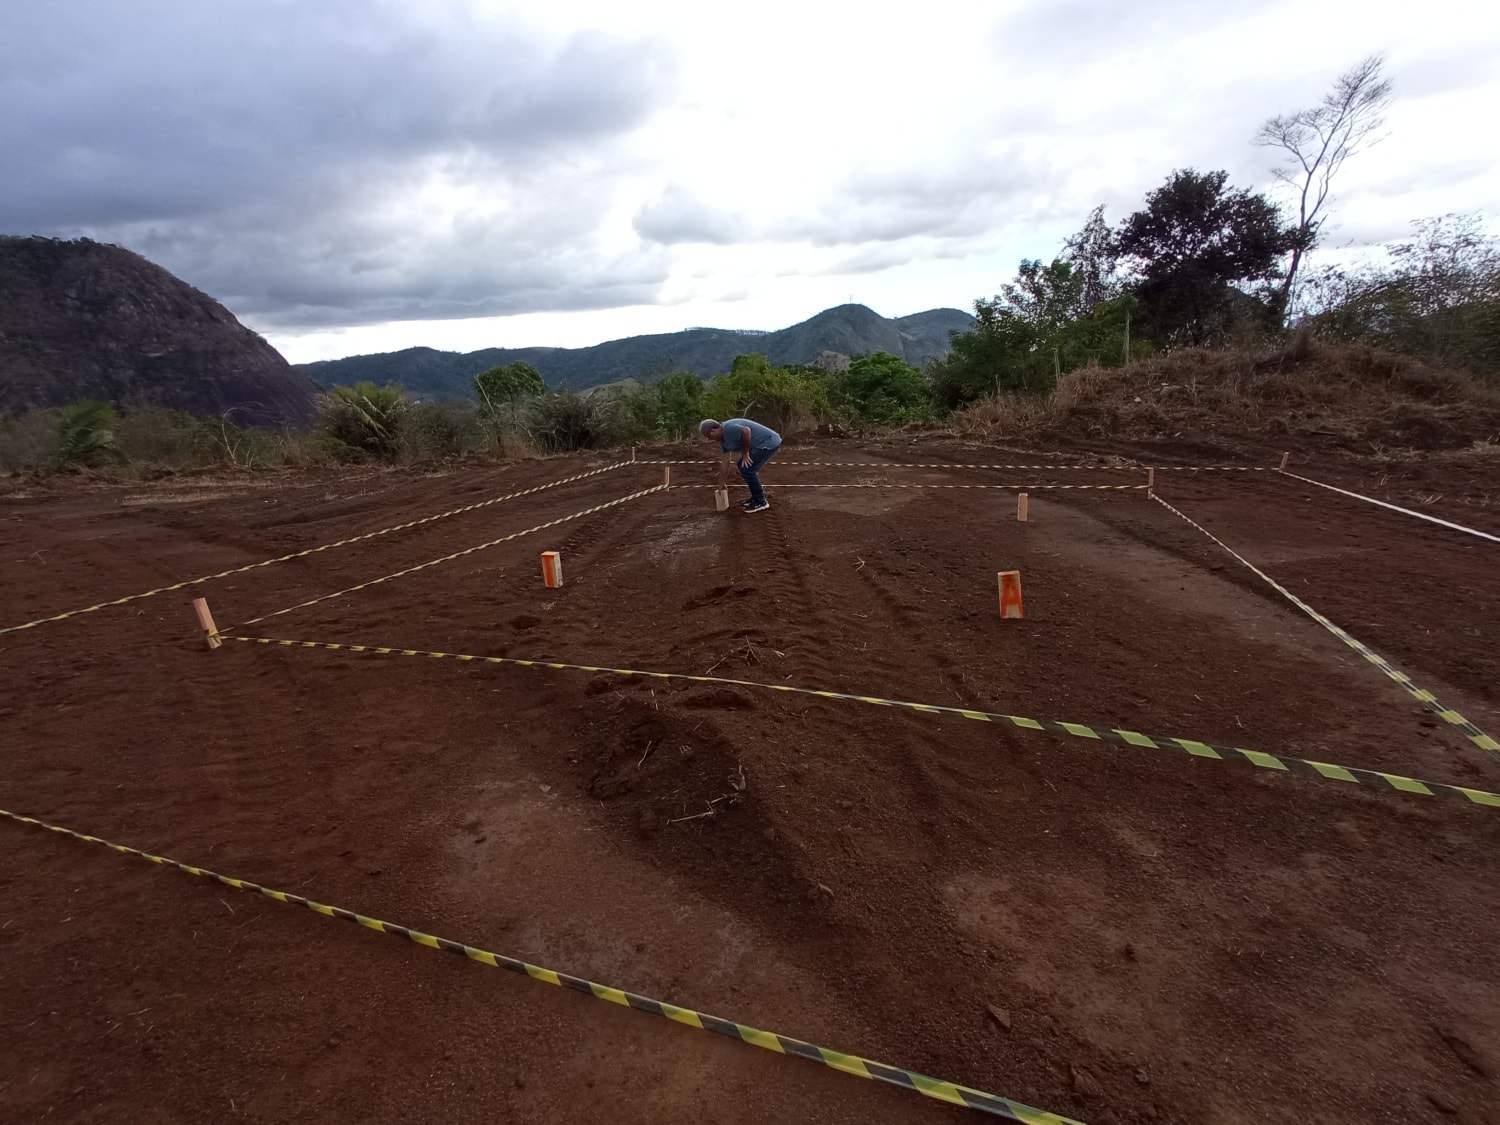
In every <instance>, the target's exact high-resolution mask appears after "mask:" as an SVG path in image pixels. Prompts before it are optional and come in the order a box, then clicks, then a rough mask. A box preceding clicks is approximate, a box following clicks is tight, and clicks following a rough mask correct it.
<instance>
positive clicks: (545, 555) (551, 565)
mask: <svg viewBox="0 0 1500 1125" xmlns="http://www.w3.org/2000/svg"><path fill="white" fill-rule="evenodd" d="M542 581H543V582H544V583H545V584H546V586H547V588H548V589H549V590H555V589H557V588H558V587H559V586H561V585H562V584H563V581H562V552H561V551H543V552H542Z"/></svg>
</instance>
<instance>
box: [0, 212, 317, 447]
mask: <svg viewBox="0 0 1500 1125" xmlns="http://www.w3.org/2000/svg"><path fill="white" fill-rule="evenodd" d="M316 396H317V387H316V386H315V385H314V384H313V383H312V381H311V380H309V379H308V378H307V377H306V376H305V375H303V374H301V373H300V372H298V371H297V370H295V369H294V368H293V367H292V366H291V365H290V364H288V363H287V362H286V360H285V359H283V358H282V356H281V354H280V353H279V352H277V351H276V349H275V348H273V347H271V345H270V344H268V343H266V342H265V340H263V339H261V338H260V336H258V335H256V334H255V333H254V332H252V331H251V330H250V329H248V328H246V327H245V326H244V325H242V324H240V322H239V321H237V320H236V319H235V318H234V316H233V315H232V314H231V313H230V312H229V310H228V309H226V308H224V306H223V305H221V304H219V303H218V302H217V301H215V300H214V299H213V298H211V297H209V296H208V295H206V294H204V293H201V292H199V291H198V290H197V289H194V288H193V287H192V286H190V285H188V284H187V283H186V282H184V281H181V280H179V279H178V278H176V277H174V276H172V274H170V273H168V272H167V271H166V270H164V269H162V268H161V267H160V266H157V265H154V264H152V263H151V262H148V261H147V260H146V259H145V258H142V257H141V256H140V255H138V254H134V253H132V252H131V251H129V250H124V249H121V248H120V247H118V246H107V245H103V244H101V243H97V242H92V241H90V240H88V239H80V240H77V241H62V240H58V239H52V238H15V237H5V236H0V412H3V413H12V412H19V411H22V410H25V409H28V408H30V407H36V406H61V405H65V404H67V403H70V402H77V401H79V400H80V399H89V398H94V399H104V400H107V401H109V402H113V403H115V404H117V405H120V406H123V407H125V408H126V409H129V408H130V407H132V406H146V405H151V406H166V407H171V408H173V409H177V410H185V411H188V412H190V413H193V414H200V415H221V414H225V413H226V412H228V413H230V420H231V421H233V422H236V423H238V424H241V425H294V426H297V425H305V424H307V423H309V422H311V421H312V419H313V417H314V414H315V412H316V407H315V403H316Z"/></svg>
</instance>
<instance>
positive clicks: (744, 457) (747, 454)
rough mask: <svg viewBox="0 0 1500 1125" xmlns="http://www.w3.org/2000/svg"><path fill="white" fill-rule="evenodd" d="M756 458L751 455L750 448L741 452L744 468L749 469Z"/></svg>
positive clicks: (741, 462) (741, 463) (741, 461)
mask: <svg viewBox="0 0 1500 1125" xmlns="http://www.w3.org/2000/svg"><path fill="white" fill-rule="evenodd" d="M754 460H755V458H754V457H751V456H750V451H749V450H748V449H747V450H745V451H744V452H743V453H741V454H740V465H741V466H742V467H743V468H746V469H748V468H749V467H750V465H751V463H752V462H753V461H754Z"/></svg>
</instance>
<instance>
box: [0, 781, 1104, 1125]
mask: <svg viewBox="0 0 1500 1125" xmlns="http://www.w3.org/2000/svg"><path fill="white" fill-rule="evenodd" d="M0 816H4V817H7V818H9V819H10V820H14V821H18V822H19V823H21V824H29V825H32V826H34V827H37V828H45V829H47V831H49V832H57V833H60V834H61V835H64V836H71V837H73V838H74V839H75V840H82V841H83V842H84V843H88V844H100V845H102V846H104V847H106V848H109V849H110V850H111V851H113V852H117V853H119V854H120V855H133V856H138V857H139V858H141V859H144V860H148V861H150V862H151V863H154V864H157V865H158V866H162V867H173V868H176V869H177V870H178V871H182V872H186V873H187V874H189V875H197V876H198V877H200V878H203V879H212V880H215V881H216V882H219V883H222V884H223V885H224V886H226V887H233V888H234V889H235V890H237V891H247V892H250V893H253V894H261V895H264V896H265V897H266V898H269V899H274V900H275V901H276V902H281V903H285V904H287V905H288V906H305V907H307V909H309V910H311V911H313V912H314V913H316V914H321V915H323V916H324V917H325V918H340V919H343V920H344V921H346V922H357V923H358V924H359V925H361V926H364V927H365V928H366V929H369V930H374V931H375V932H377V933H382V934H391V935H393V936H395V937H403V938H406V939H407V940H408V941H411V942H414V943H416V944H417V945H421V946H425V947H426V948H428V949H438V950H442V951H443V952H445V953H457V954H459V955H461V956H463V957H467V958H468V959H469V960H470V961H477V962H478V963H479V964H481V965H488V966H490V967H491V968H495V969H509V970H510V971H511V972H514V973H521V974H523V975H525V976H527V977H530V978H531V979H532V980H537V981H542V982H543V983H545V984H553V985H557V986H558V987H560V988H568V989H572V990H573V991H574V992H581V993H583V994H584V995H586V996H593V997H594V998H595V999H598V1000H608V1001H609V1002H610V1003H612V1004H619V1005H621V1006H623V1007H626V1008H634V1009H635V1010H637V1011H640V1012H649V1013H651V1014H652V1015H655V1016H663V1017H665V1018H666V1019H669V1020H671V1021H672V1022H673V1023H680V1024H684V1025H686V1026H688V1027H695V1028H697V1029H698V1030H700V1031H713V1032H717V1033H718V1034H720V1035H724V1036H727V1037H728V1038H730V1039H738V1040H740V1041H741V1042H744V1043H748V1044H750V1045H751V1046H752V1047H762V1048H764V1049H766V1050H769V1051H775V1052H777V1053H778V1054H783V1055H795V1056H797V1057H798V1058H803V1059H808V1060H809V1061H811V1062H815V1063H821V1064H822V1065H824V1066H827V1067H831V1068H832V1069H834V1070H838V1071H842V1072H843V1073H844V1074H852V1075H855V1076H856V1077H858V1078H871V1079H874V1080H876V1081H878V1082H887V1083H890V1084H891V1085H892V1086H900V1087H901V1088H902V1089H905V1090H911V1091H913V1092H915V1093H918V1094H922V1095H924V1096H925V1097H929V1098H934V1099H936V1100H938V1101H942V1102H948V1103H950V1104H952V1105H958V1106H966V1107H967V1108H969V1109H977V1110H981V1111H983V1112H984V1113H988V1114H991V1115H993V1116H995V1117H1003V1118H1006V1119H1008V1120H1010V1121H1020V1122H1023V1123H1024V1125H1082V1123H1081V1122H1077V1121H1074V1120H1073V1119H1072V1118H1068V1117H1059V1116H1058V1115H1057V1114H1055V1113H1048V1112H1046V1111H1045V1110H1040V1109H1033V1108H1032V1107H1031V1106H1028V1105H1023V1104H1021V1103H1020V1102H1015V1101H1011V1100H1010V1099H1009V1098H1002V1097H1000V1096H998V1095H996V1094H987V1093H985V1092H984V1091H982V1090H975V1089H973V1088H971V1087H968V1086H960V1085H958V1084H957V1083H954V1082H945V1081H943V1080H942V1079H940V1078H929V1077H927V1075H925V1074H918V1073H916V1072H915V1071H911V1070H903V1069H902V1068H900V1067H895V1066H887V1065H886V1064H885V1063H878V1062H874V1061H873V1060H871V1059H866V1058H861V1057H860V1056H859V1055H846V1054H844V1053H842V1052H840V1051H832V1050H829V1049H828V1048H826V1047H818V1046H815V1045H813V1044H812V1043H806V1042H803V1041H802V1040H801V1039H793V1038H792V1037H791V1036H788V1035H778V1034H777V1033H776V1032H773V1031H761V1030H759V1029H757V1028H753V1027H749V1026H747V1025H746V1024H742V1023H735V1022H734V1021H733V1020H726V1019H722V1018H720V1017H719V1016H711V1015H708V1014H707V1013H706V1012H698V1011H694V1010H693V1009H692V1008H682V1007H678V1006H677V1005H676V1004H668V1003H667V1002H665V1001H663V1000H652V999H651V998H650V997H647V996H641V995H638V994H637V993H634V992H626V991H625V990H624V989H619V988H611V987H610V986H608V985H603V984H596V983H595V982H594V981H590V980H584V979H583V978H582V977H575V976H570V975H568V974H567V973H560V972H557V971H556V970H555V969H544V968H542V967H541V966H539V965H532V964H530V963H528V962H526V961H520V960H517V959H516V958H514V957H506V956H504V955H502V954H499V953H491V952H489V951H488V950H484V949H477V948H475V947H474V946H471V945H465V944H463V943H462V942H457V941H452V940H450V939H448V938H443V937H436V936H434V935H432V934H425V933H422V932H421V931H420V930H413V929H411V928H410V927H409V926H399V925H397V924H396V923H394V922H384V921H381V920H380V919H379V918H371V917H369V916H368V915H365V914H359V913H356V912H355V911H353V910H345V909H344V908H343V907H340V906H328V905H325V904H324V903H321V902H314V901H313V900H312V899H309V898H304V897H302V896H301V895H296V894H292V893H291V892H289V891H278V890H273V889H272V888H270V887H263V886H261V885H260V884H259V883H252V882H250V881H249V880H248V879H236V878H232V877H230V876H228V875H220V874H219V873H218V872H216V871H210V870H208V869H207V868H204V867H195V866H193V865H192V864H190V863H182V862H180V861H178V860H175V859H168V858H167V857H166V856H159V855H152V854H151V853H150V852H143V851H141V850H140V849H138V848H131V847H127V846H126V845H124V844H113V843H110V842H109V841H108V840H102V839H100V838H99V837H98V836H89V835H87V834H85V833H82V832H75V831H73V829H71V828H63V827H61V826H59V825H56V824H48V823H47V822H46V821H44V820H37V819H36V818H35V817H30V816H22V815H21V814H19V813H14V812H10V811H8V810H6V809H0Z"/></svg>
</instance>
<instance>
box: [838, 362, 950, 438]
mask: <svg viewBox="0 0 1500 1125" xmlns="http://www.w3.org/2000/svg"><path fill="white" fill-rule="evenodd" d="M828 382H829V392H828V394H829V399H830V401H831V402H832V404H833V406H834V407H835V409H837V410H838V411H839V412H840V413H841V414H843V415H844V416H845V417H848V418H850V419H851V420H853V421H855V422H860V423H864V424H867V425H875V426H904V425H906V424H907V423H908V422H925V421H928V420H929V419H930V418H931V417H932V396H931V395H930V394H928V391H927V384H926V382H925V381H924V380H923V378H922V373H921V372H920V371H918V370H917V369H916V368H915V367H913V366H912V365H911V364H909V363H907V362H906V361H905V360H903V359H901V358H900V357H898V356H893V355H891V354H890V353H889V352H875V353H873V354H871V355H862V356H856V357H854V359H852V360H851V361H850V363H849V366H848V368H847V369H846V370H844V371H839V372H835V373H833V374H831V375H830V376H828Z"/></svg>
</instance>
